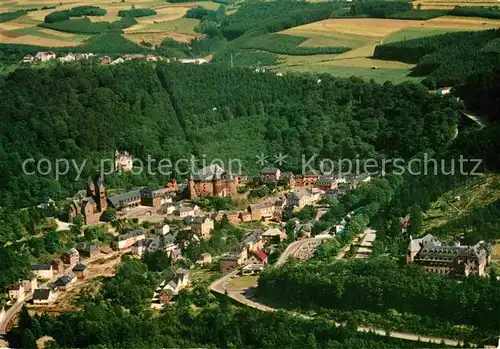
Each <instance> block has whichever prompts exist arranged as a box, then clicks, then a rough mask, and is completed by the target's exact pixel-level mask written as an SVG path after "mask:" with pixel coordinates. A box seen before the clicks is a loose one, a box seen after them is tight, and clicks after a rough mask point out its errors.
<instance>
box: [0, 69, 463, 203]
mask: <svg viewBox="0 0 500 349" xmlns="http://www.w3.org/2000/svg"><path fill="white" fill-rule="evenodd" d="M213 86H219V88H217V89H214V88H213ZM0 90H1V93H2V95H3V96H4V98H3V99H2V101H1V102H0V104H1V107H2V110H3V111H4V114H3V115H4V124H5V126H6V127H5V128H3V132H2V133H1V134H0V141H1V143H0V144H1V147H2V148H1V149H2V153H3V154H4V155H2V156H3V157H4V158H5V159H6V160H5V161H3V162H2V164H1V166H2V171H1V173H2V174H1V176H2V180H1V181H0V182H1V183H2V198H1V199H2V206H4V207H5V208H8V207H23V206H27V205H30V204H33V203H36V202H38V200H41V199H42V198H44V197H53V198H57V197H61V196H67V195H71V194H72V193H73V192H75V191H76V189H77V188H81V186H82V184H81V183H79V182H74V175H75V171H74V170H73V171H70V173H69V174H68V176H67V177H65V178H63V179H62V180H60V181H54V180H53V179H51V178H53V177H52V176H48V177H44V176H27V175H22V173H21V166H20V165H21V163H22V161H23V160H24V159H25V158H31V157H34V158H36V159H39V158H42V157H49V158H50V159H55V158H70V159H75V160H76V161H83V159H87V166H86V167H85V169H84V172H83V178H86V176H87V175H88V174H89V173H90V172H91V171H93V170H95V169H98V166H97V165H98V163H99V159H100V158H109V156H110V154H112V153H113V152H114V150H115V149H124V150H129V151H130V152H131V153H132V154H134V156H137V157H140V158H146V157H147V155H148V154H149V155H151V156H152V157H153V158H157V159H160V158H164V157H168V158H170V159H172V161H175V160H176V159H179V158H186V157H189V155H190V154H193V155H195V156H197V157H201V156H202V155H203V154H205V155H206V157H207V158H208V159H211V158H215V157H218V158H222V159H229V158H238V159H241V161H242V163H243V164H244V169H243V170H245V171H254V172H255V171H256V170H257V169H258V168H257V167H258V165H257V164H255V158H254V157H255V155H256V154H259V153H260V152H266V153H277V152H283V153H286V154H289V159H290V160H289V161H288V160H287V164H286V165H285V167H286V168H285V169H290V170H295V171H300V163H301V154H304V155H305V156H306V157H310V156H313V155H314V154H319V159H320V158H323V157H327V158H330V159H335V160H336V159H339V158H354V157H356V156H357V155H359V157H361V158H367V157H370V156H375V157H379V156H381V155H385V156H402V157H411V156H412V155H414V154H416V153H417V152H419V151H424V150H426V149H439V148H441V147H443V146H444V145H445V144H446V143H447V142H448V141H449V140H450V138H451V137H452V136H453V127H454V126H455V125H456V123H457V122H458V118H459V109H460V103H457V102H456V101H455V100H453V99H452V98H438V97H436V96H433V95H430V94H429V93H428V92H427V90H426V89H425V88H424V87H423V86H419V85H413V84H402V85H398V86H394V85H391V84H386V85H384V86H383V85H378V84H375V83H363V82H360V81H356V80H352V81H350V80H345V79H335V78H332V77H329V76H322V81H321V83H320V84H318V83H317V81H316V79H311V78H310V77H307V76H297V77H276V76H274V75H272V74H258V73H253V72H251V71H248V70H240V69H232V70H228V69H224V68H220V67H217V66H201V67H196V66H186V65H181V64H168V65H166V64H159V65H158V66H157V68H156V71H155V69H154V68H153V67H152V66H151V65H150V64H146V63H127V64H123V65H119V66H112V67H105V66H90V65H79V64H75V65H65V66H56V67H54V68H49V69H19V70H17V71H15V72H13V73H12V74H10V75H9V76H8V77H7V78H5V80H3V81H2V84H1V86H0ZM13 100H16V101H17V102H16V103H12V101H13ZM138 125H140V127H139V126H138ZM222 125H224V126H223V127H222ZM409 125H412V126H411V127H409ZM7 130H8V132H7ZM227 144H231V147H228V146H227ZM174 175H175V174H174Z"/></svg>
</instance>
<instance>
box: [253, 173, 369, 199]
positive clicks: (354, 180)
mask: <svg viewBox="0 0 500 349" xmlns="http://www.w3.org/2000/svg"><path fill="white" fill-rule="evenodd" d="M259 178H260V180H261V181H263V182H265V183H273V184H280V185H286V186H288V187H290V188H296V187H297V188H314V189H317V190H321V191H322V192H324V193H332V192H346V191H348V190H350V189H354V188H356V187H358V186H359V185H360V184H362V183H367V182H369V181H370V180H371V176H370V175H369V174H368V173H362V174H360V175H357V176H351V178H350V179H347V178H346V177H345V176H343V175H341V174H329V175H326V174H320V173H318V172H315V171H310V172H306V173H304V174H299V175H295V174H294V173H292V172H281V171H280V169H278V168H276V167H265V168H263V169H262V170H261V171H260V173H259Z"/></svg>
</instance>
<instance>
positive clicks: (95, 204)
mask: <svg viewBox="0 0 500 349" xmlns="http://www.w3.org/2000/svg"><path fill="white" fill-rule="evenodd" d="M107 208H108V202H107V197H106V189H105V188H104V183H103V181H102V179H101V178H97V179H91V178H89V179H88V181H87V190H80V191H79V192H78V193H76V195H75V196H74V197H73V199H72V201H71V203H70V211H69V217H70V219H72V218H74V217H75V216H76V215H78V214H81V215H82V216H83V221H84V224H92V223H96V222H99V219H100V218H101V214H102V213H103V212H104V211H105V210H106V209H107Z"/></svg>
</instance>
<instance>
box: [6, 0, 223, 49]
mask: <svg viewBox="0 0 500 349" xmlns="http://www.w3.org/2000/svg"><path fill="white" fill-rule="evenodd" d="M84 5H92V6H99V7H100V8H103V9H105V10H106V11H107V13H106V15H104V16H91V17H88V18H89V19H90V21H91V22H109V23H112V22H116V21H118V20H120V19H121V17H119V16H118V11H120V10H129V9H131V6H132V3H130V2H119V1H114V0H106V1H102V0H83V1H78V2H76V1H74V0H63V1H50V0H46V1H45V0H44V1H42V2H40V1H36V0H19V1H6V2H2V4H1V5H0V12H10V11H15V10H18V9H24V8H39V10H37V11H31V12H28V13H27V14H25V15H23V16H21V17H19V18H16V19H14V20H11V21H7V22H4V23H0V43H12V44H28V45H44V46H52V47H66V46H77V45H80V44H81V42H82V41H84V40H86V39H88V38H89V37H90V35H85V34H76V33H75V34H73V33H67V32H62V31H59V30H54V29H57V28H52V29H48V28H41V27H38V25H40V24H41V23H43V21H44V18H45V16H47V15H48V14H50V13H52V12H54V11H61V10H68V9H71V8H73V7H75V6H84ZM133 5H134V7H135V8H137V9H140V8H145V9H153V10H155V11H156V13H157V14H156V15H153V16H147V17H140V18H136V20H137V24H135V25H133V26H132V27H130V28H128V29H127V30H126V31H125V33H126V34H125V36H126V37H127V39H129V40H131V41H134V42H136V43H140V42H143V41H147V42H150V43H153V44H159V43H160V42H161V41H162V40H163V39H164V38H172V39H175V40H178V41H181V42H189V41H190V40H191V39H193V38H195V37H200V34H198V33H196V32H195V31H194V28H195V27H196V25H197V24H198V23H199V21H198V20H196V19H187V18H183V16H184V14H185V13H186V12H187V11H188V10H189V9H190V8H192V7H196V6H199V5H202V6H204V7H205V8H207V9H217V8H218V7H219V6H220V5H219V4H217V3H215V2H211V1H200V2H186V3H178V4H170V3H167V2H166V1H165V0H137V1H134V2H133ZM43 6H55V8H53V9H45V10H41V8H42V7H43ZM72 20H77V18H76V19H72ZM96 28H97V27H96Z"/></svg>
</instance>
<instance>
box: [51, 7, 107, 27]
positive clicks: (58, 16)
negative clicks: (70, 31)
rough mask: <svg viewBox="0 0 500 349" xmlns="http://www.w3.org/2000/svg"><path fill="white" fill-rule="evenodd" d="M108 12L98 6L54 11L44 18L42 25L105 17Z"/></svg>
mask: <svg viewBox="0 0 500 349" xmlns="http://www.w3.org/2000/svg"><path fill="white" fill-rule="evenodd" d="M106 13H108V11H106V10H105V9H103V8H100V7H98V6H77V7H73V8H71V9H69V10H64V11H54V12H51V13H49V14H48V15H47V16H45V19H44V23H55V22H61V21H67V20H69V19H70V17H83V16H105V15H106Z"/></svg>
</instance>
